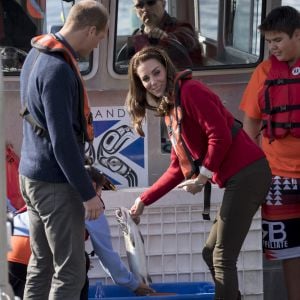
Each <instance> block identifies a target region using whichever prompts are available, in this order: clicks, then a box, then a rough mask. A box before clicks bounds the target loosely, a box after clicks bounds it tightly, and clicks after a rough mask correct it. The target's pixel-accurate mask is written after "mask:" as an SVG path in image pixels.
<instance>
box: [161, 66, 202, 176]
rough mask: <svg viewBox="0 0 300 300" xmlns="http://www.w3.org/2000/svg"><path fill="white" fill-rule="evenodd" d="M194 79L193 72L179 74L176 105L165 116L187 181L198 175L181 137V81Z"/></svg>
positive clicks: (177, 77) (170, 136)
mask: <svg viewBox="0 0 300 300" xmlns="http://www.w3.org/2000/svg"><path fill="white" fill-rule="evenodd" d="M191 78H192V71H191V70H189V69H187V70H184V71H182V72H180V73H178V74H177V76H176V78H175V105H174V107H173V108H172V109H171V110H170V112H169V114H168V115H167V116H165V123H166V126H167V129H168V135H169V138H170V141H171V143H172V147H173V149H174V151H175V153H176V155H177V157H178V161H179V165H180V169H181V171H182V174H183V176H184V177H185V179H189V178H192V177H193V175H195V174H196V173H197V170H198V166H199V165H198V166H196V164H195V161H194V159H193V157H192V156H191V154H190V152H189V150H188V148H187V146H186V143H185V141H184V139H183V137H182V135H181V120H182V110H181V106H180V87H181V81H182V80H187V79H191Z"/></svg>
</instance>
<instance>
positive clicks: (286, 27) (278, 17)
mask: <svg viewBox="0 0 300 300" xmlns="http://www.w3.org/2000/svg"><path fill="white" fill-rule="evenodd" d="M298 28H300V13H299V12H298V11H297V10H296V9H295V8H293V7H291V6H279V7H277V8H274V9H273V10H272V11H271V12H270V13H269V14H268V15H267V17H266V18H265V19H264V21H263V22H262V23H261V25H260V26H259V27H258V29H259V30H260V31H261V32H262V34H264V33H265V32H268V31H277V32H284V33H286V34H288V35H289V37H292V35H293V33H294V31H295V30H296V29H298Z"/></svg>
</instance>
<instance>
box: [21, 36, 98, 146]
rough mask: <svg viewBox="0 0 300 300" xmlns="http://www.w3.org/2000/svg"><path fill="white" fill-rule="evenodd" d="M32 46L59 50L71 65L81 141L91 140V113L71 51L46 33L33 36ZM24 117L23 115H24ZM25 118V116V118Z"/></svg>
mask: <svg viewBox="0 0 300 300" xmlns="http://www.w3.org/2000/svg"><path fill="white" fill-rule="evenodd" d="M31 44H32V46H33V47H34V48H36V49H38V50H39V51H41V52H59V53H62V55H63V57H64V59H65V60H66V62H67V63H68V64H69V65H70V66H71V68H72V70H73V71H74V73H75V74H76V76H77V78H78V82H79V92H80V105H79V106H80V107H79V109H80V114H81V126H82V131H83V137H82V141H83V142H92V141H93V139H94V128H93V115H92V113H91V110H90V106H89V100H88V94H87V90H86V88H85V86H84V83H83V79H82V77H81V74H80V70H79V67H78V63H77V61H76V59H75V57H74V56H73V54H72V53H71V51H70V50H69V49H68V48H67V47H66V46H65V45H64V44H63V43H62V42H61V41H60V40H59V39H58V38H57V37H56V36H55V35H54V34H46V35H40V36H37V37H34V38H33V39H32V42H31ZM24 117H25V116H24ZM25 119H26V118H25Z"/></svg>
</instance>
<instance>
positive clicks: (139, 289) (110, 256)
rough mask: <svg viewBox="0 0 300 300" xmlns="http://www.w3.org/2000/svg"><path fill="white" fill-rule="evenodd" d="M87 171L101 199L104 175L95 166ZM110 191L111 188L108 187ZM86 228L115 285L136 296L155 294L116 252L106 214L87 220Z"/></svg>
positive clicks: (102, 263) (101, 261)
mask: <svg viewBox="0 0 300 300" xmlns="http://www.w3.org/2000/svg"><path fill="white" fill-rule="evenodd" d="M86 169H87V171H88V173H89V175H90V176H91V178H92V180H93V183H94V186H95V189H96V191H97V193H98V195H99V197H101V190H102V187H103V186H104V187H105V184H103V180H104V176H103V174H102V173H100V172H99V171H98V169H96V168H95V167H93V166H86ZM108 189H111V188H110V187H108ZM85 227H86V230H87V231H88V233H89V235H90V238H91V242H92V245H93V249H94V251H95V254H96V255H97V256H98V258H99V261H100V263H101V265H102V267H103V269H104V270H105V272H106V273H107V274H108V275H109V276H110V277H111V278H112V279H113V281H114V282H115V284H118V285H120V286H124V287H127V288H129V289H130V290H132V291H134V293H135V294H136V295H148V294H151V293H153V290H152V289H151V288H150V287H149V286H148V285H146V284H144V283H143V282H139V280H138V279H137V278H136V277H135V275H134V274H133V273H131V272H130V271H128V270H127V268H126V266H125V264H124V263H123V261H122V260H121V257H120V255H119V254H118V253H117V252H116V251H114V249H113V246H112V242H111V233H110V228H109V224H108V221H107V218H106V216H105V214H101V215H100V216H99V218H97V219H96V220H91V221H88V220H87V221H86V222H85Z"/></svg>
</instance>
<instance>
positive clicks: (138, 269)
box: [115, 207, 152, 285]
mask: <svg viewBox="0 0 300 300" xmlns="http://www.w3.org/2000/svg"><path fill="white" fill-rule="evenodd" d="M115 214H116V219H117V221H118V223H119V225H120V228H121V231H122V232H123V236H124V242H125V249H126V254H127V259H128V266H129V269H130V271H131V272H132V273H133V274H135V276H136V277H137V278H138V279H139V280H140V281H141V282H143V283H145V284H147V285H149V284H150V283H152V280H151V277H150V275H149V272H148V266H147V258H146V252H145V244H144V238H143V236H142V234H141V231H140V229H139V227H138V225H137V224H136V223H135V222H134V220H133V219H132V217H131V215H130V212H129V210H128V209H127V208H125V207H119V208H117V209H116V211H115Z"/></svg>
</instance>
